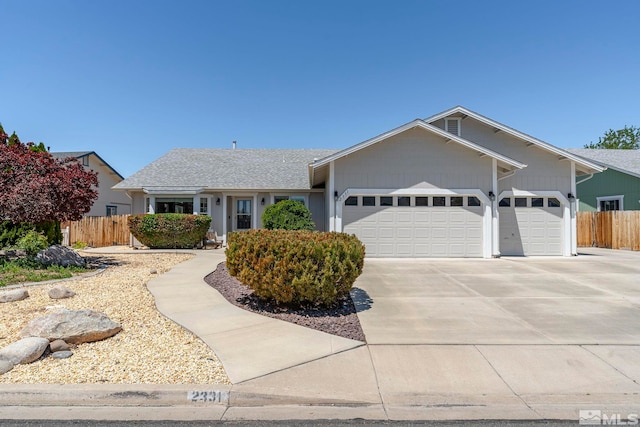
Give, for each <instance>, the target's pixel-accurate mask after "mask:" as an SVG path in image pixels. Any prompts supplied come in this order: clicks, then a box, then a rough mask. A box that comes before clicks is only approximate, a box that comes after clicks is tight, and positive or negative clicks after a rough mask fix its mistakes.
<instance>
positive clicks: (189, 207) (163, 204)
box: [156, 197, 193, 214]
mask: <svg viewBox="0 0 640 427" xmlns="http://www.w3.org/2000/svg"><path fill="white" fill-rule="evenodd" d="M156 213H159V214H160V213H181V214H192V213H193V199H191V198H189V199H186V198H184V199H183V198H177V197H173V198H164V197H163V198H160V197H159V198H157V199H156Z"/></svg>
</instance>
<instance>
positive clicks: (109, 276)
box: [0, 254, 230, 384]
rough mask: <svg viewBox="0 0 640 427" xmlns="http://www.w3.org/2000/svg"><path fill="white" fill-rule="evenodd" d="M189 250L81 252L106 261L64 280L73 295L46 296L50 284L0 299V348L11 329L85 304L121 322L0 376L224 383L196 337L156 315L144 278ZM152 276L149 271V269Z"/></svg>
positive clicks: (13, 333) (9, 379) (2, 379)
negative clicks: (66, 354)
mask: <svg viewBox="0 0 640 427" xmlns="http://www.w3.org/2000/svg"><path fill="white" fill-rule="evenodd" d="M191 257H192V256H191V255H189V254H135V255H133V254H132V255H109V256H108V257H107V258H104V257H92V256H89V257H87V258H88V261H89V262H91V263H92V264H98V265H101V264H106V265H109V268H107V269H106V270H105V271H104V272H102V273H100V274H97V275H95V276H92V277H86V278H82V279H76V280H73V281H67V282H65V286H67V287H68V288H69V289H71V290H72V291H74V292H75V293H76V295H75V296H74V297H73V298H69V299H64V300H52V299H50V298H49V296H48V294H47V292H48V290H49V289H50V288H51V287H52V286H53V284H42V285H35V286H29V287H28V288H27V289H28V292H29V295H30V297H29V298H27V299H25V300H22V301H17V302H13V303H5V304H0V348H1V347H5V346H7V345H9V344H11V343H13V342H15V341H18V340H19V338H20V337H19V336H18V332H19V331H20V330H21V329H22V328H23V327H24V326H25V325H26V324H27V323H28V322H29V321H31V320H32V319H34V318H36V317H40V316H44V315H46V314H49V313H51V312H52V311H55V310H56V309H61V308H67V309H70V310H82V309H93V310H97V311H100V312H102V313H105V314H106V315H107V316H108V317H109V318H111V319H112V320H113V321H115V322H119V323H120V324H121V325H122V331H121V332H119V333H118V334H117V335H115V336H113V337H111V338H108V339H106V340H104V341H97V342H92V343H86V344H81V345H79V346H77V347H76V348H73V349H72V351H73V353H74V354H73V356H72V357H70V358H68V359H54V358H52V357H44V358H43V359H42V360H38V361H36V362H34V363H31V364H26V365H17V366H15V367H14V369H13V370H12V371H10V372H7V373H6V374H4V375H0V383H12V384H21V383H22V384H38V383H43V384H84V383H121V384H214V383H218V384H230V383H229V380H228V378H227V376H226V374H225V372H224V369H223V367H222V364H221V363H220V361H219V360H218V358H217V357H216V355H215V354H214V353H213V351H212V350H211V349H210V348H209V347H208V346H207V345H206V344H205V343H204V342H202V341H201V340H200V339H199V338H198V337H197V336H195V335H193V334H192V333H191V332H189V331H187V330H185V329H183V328H182V327H181V326H179V325H177V324H176V323H174V322H173V321H171V320H169V319H167V318H166V317H164V316H163V315H162V314H160V313H159V312H158V311H157V309H156V307H155V302H154V299H153V296H152V295H151V294H150V293H149V291H148V290H147V287H146V284H147V282H148V281H149V280H150V279H152V278H153V277H155V276H156V275H158V274H163V273H165V272H166V271H168V270H169V269H171V268H172V267H173V266H174V265H176V264H178V263H181V262H184V261H186V260H188V259H189V258H191ZM154 270H155V271H156V273H152V272H153V271H154Z"/></svg>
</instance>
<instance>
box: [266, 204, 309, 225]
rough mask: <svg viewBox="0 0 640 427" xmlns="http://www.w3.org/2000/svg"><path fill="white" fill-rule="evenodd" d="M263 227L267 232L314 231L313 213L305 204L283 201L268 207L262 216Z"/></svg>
mask: <svg viewBox="0 0 640 427" xmlns="http://www.w3.org/2000/svg"><path fill="white" fill-rule="evenodd" d="M262 226H263V227H264V228H266V229H267V230H313V229H314V228H315V224H314V223H313V221H312V220H311V211H309V209H307V207H306V206H305V205H304V203H301V202H298V201H295V200H282V201H280V202H278V203H276V204H273V205H270V206H268V207H267V208H266V209H265V210H264V213H263V214H262Z"/></svg>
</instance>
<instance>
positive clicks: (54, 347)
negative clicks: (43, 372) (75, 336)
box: [49, 340, 71, 353]
mask: <svg viewBox="0 0 640 427" xmlns="http://www.w3.org/2000/svg"><path fill="white" fill-rule="evenodd" d="M49 348H50V349H51V353H57V352H59V351H67V350H69V349H70V348H71V347H69V344H67V343H66V342H64V341H63V340H55V341H51V343H49Z"/></svg>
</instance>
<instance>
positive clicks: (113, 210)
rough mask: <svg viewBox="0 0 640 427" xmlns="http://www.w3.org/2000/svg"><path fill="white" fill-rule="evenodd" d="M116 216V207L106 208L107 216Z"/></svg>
mask: <svg viewBox="0 0 640 427" xmlns="http://www.w3.org/2000/svg"><path fill="white" fill-rule="evenodd" d="M113 215H118V207H117V206H107V216H113Z"/></svg>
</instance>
